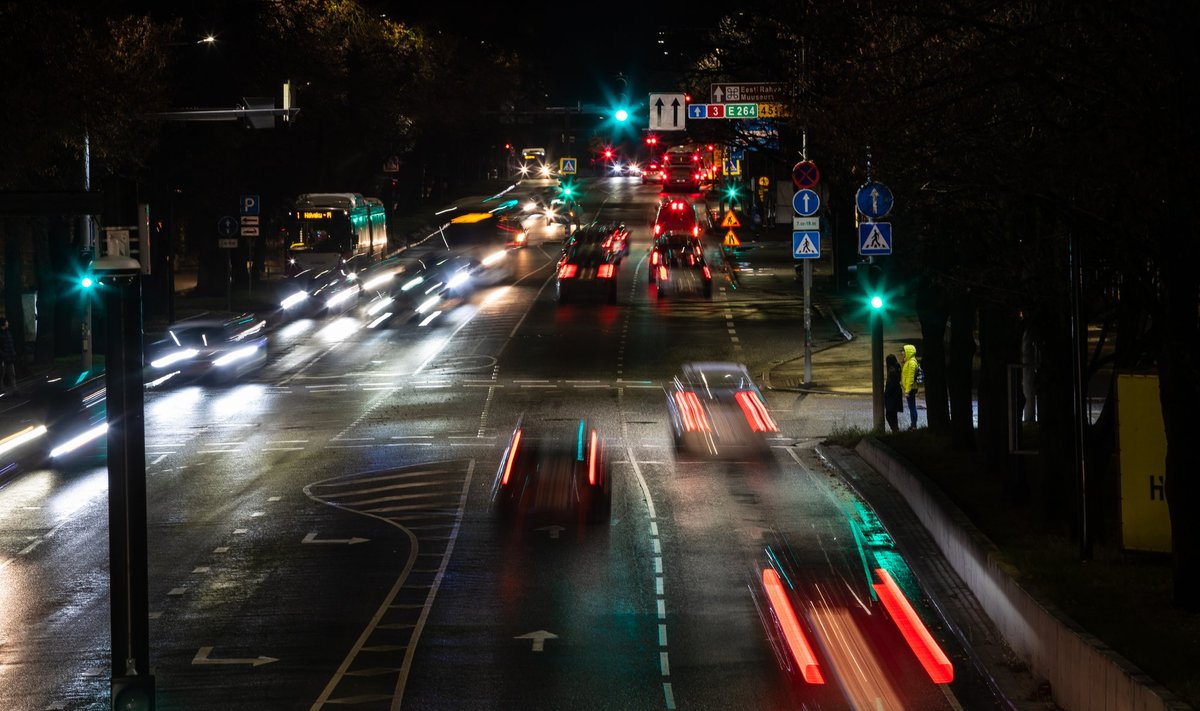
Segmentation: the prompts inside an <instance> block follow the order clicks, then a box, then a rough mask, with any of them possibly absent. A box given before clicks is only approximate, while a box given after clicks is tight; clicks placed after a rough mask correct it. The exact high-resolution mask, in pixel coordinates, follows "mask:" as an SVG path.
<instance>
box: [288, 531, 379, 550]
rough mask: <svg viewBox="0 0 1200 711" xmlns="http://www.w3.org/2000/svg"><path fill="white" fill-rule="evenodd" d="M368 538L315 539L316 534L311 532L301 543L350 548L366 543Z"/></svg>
mask: <svg viewBox="0 0 1200 711" xmlns="http://www.w3.org/2000/svg"><path fill="white" fill-rule="evenodd" d="M369 540H371V539H370V538H317V532H316V531H313V532H312V533H310V534H308V535H307V536H305V537H304V540H303V541H302V543H343V544H345V545H348V546H352V545H354V544H355V543H366V542H367V541H369Z"/></svg>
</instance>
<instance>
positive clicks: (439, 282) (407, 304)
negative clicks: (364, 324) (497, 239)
mask: <svg viewBox="0 0 1200 711" xmlns="http://www.w3.org/2000/svg"><path fill="white" fill-rule="evenodd" d="M493 276H494V273H492V272H490V271H485V269H484V267H483V265H482V263H481V262H480V261H479V260H477V259H473V258H471V257H468V256H466V255H459V254H447V253H441V254H435V255H431V256H428V257H425V258H422V259H420V260H418V261H416V262H415V263H414V268H413V269H411V270H409V271H408V272H407V273H406V274H404V275H403V276H402V277H401V278H399V279H397V280H396V281H395V284H394V289H393V291H392V293H391V297H390V301H388V302H387V303H386V305H384V306H378V305H375V306H368V308H367V317H368V318H371V319H378V318H379V316H377V315H376V314H377V313H379V314H380V315H382V314H384V313H390V314H392V316H391V317H390V318H389V322H390V323H391V325H400V324H404V323H409V322H412V321H417V322H420V323H421V324H422V325H425V324H427V323H429V322H431V321H432V319H433V318H436V316H437V315H438V314H441V313H445V312H447V311H450V310H451V309H454V308H455V307H457V306H460V305H462V304H463V303H465V302H466V301H467V300H468V299H469V298H470V297H471V294H473V293H474V291H475V289H476V288H478V287H480V286H484V285H485V284H483V283H481V282H482V281H487V280H490V279H491V278H492V277H493ZM373 322H374V321H373Z"/></svg>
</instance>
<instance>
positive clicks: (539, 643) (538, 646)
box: [513, 630, 558, 652]
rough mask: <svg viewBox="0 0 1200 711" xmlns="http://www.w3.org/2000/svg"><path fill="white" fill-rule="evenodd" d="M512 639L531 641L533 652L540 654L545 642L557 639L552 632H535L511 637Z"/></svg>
mask: <svg viewBox="0 0 1200 711" xmlns="http://www.w3.org/2000/svg"><path fill="white" fill-rule="evenodd" d="M513 639H532V640H533V651H535V652H540V651H542V650H543V649H545V647H546V640H548V639H558V635H556V634H554V633H553V632H547V631H546V630H538V631H536V632H530V633H528V634H523V635H520V636H517V637H513Z"/></svg>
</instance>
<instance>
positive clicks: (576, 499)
mask: <svg viewBox="0 0 1200 711" xmlns="http://www.w3.org/2000/svg"><path fill="white" fill-rule="evenodd" d="M492 501H493V508H494V510H495V512H496V513H497V514H498V516H499V518H500V519H502V520H504V521H512V520H515V519H525V520H533V521H554V522H560V523H562V522H578V523H606V522H608V521H609V520H610V518H611V516H612V463H611V462H610V461H609V459H608V456H607V454H606V452H605V441H604V438H603V437H601V436H600V433H599V431H598V430H597V429H596V428H595V427H594V426H592V425H590V424H589V423H588V421H587V420H586V419H580V420H578V421H577V422H575V421H572V422H571V424H570V425H566V426H563V425H554V424H550V423H537V422H528V421H526V419H525V418H524V417H522V418H521V419H520V420H518V422H517V426H516V427H515V428H514V429H513V433H512V435H511V436H510V437H509V440H508V447H507V448H505V450H504V456H503V457H501V459H500V466H499V468H498V469H497V470H496V480H495V483H494V485H493V487H492Z"/></svg>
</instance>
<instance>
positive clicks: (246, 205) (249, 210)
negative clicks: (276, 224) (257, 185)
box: [242, 195, 260, 215]
mask: <svg viewBox="0 0 1200 711" xmlns="http://www.w3.org/2000/svg"><path fill="white" fill-rule="evenodd" d="M259 207H260V205H259V202H258V196H257V195H243V196H242V214H243V215H257V214H258V211H259Z"/></svg>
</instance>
